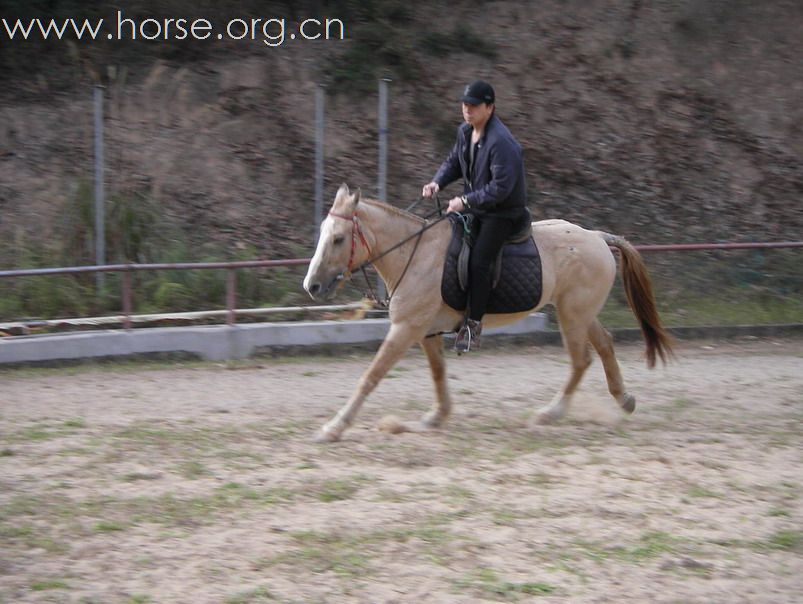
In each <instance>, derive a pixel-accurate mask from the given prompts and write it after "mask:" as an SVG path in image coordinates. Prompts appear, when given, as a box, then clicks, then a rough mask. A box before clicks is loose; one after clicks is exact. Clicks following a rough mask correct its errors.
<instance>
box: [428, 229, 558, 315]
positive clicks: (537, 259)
mask: <svg viewBox="0 0 803 604" xmlns="http://www.w3.org/2000/svg"><path fill="white" fill-rule="evenodd" d="M462 245H463V223H462V222H461V221H460V220H454V221H452V240H451V242H450V243H449V247H448V249H447V251H446V259H445V262H444V265H443V279H442V280H441V296H442V297H443V301H444V302H446V304H448V305H449V306H451V307H452V308H454V309H455V310H459V311H463V310H465V309H466V305H467V298H468V292H467V291H465V290H463V289H461V287H460V278H459V276H458V264H459V260H458V259H459V256H460V249H461V248H462ZM541 286H542V284H541V256H540V255H539V254H538V248H537V247H536V245H535V241H533V238H532V237H530V238H528V239H527V240H526V241H524V242H523V243H508V244H506V245H505V246H504V247H503V248H502V264H501V272H500V275H499V279H498V282H497V284H496V287H494V289H493V290H492V291H491V297H490V299H489V300H488V309H487V311H486V312H488V313H493V314H504V313H515V312H522V311H525V310H530V309H533V308H535V307H536V306H538V302H539V301H540V300H541Z"/></svg>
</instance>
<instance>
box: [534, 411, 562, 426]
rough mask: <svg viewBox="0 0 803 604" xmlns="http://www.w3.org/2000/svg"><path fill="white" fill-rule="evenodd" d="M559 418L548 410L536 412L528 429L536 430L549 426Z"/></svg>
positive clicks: (557, 414) (559, 416)
mask: <svg viewBox="0 0 803 604" xmlns="http://www.w3.org/2000/svg"><path fill="white" fill-rule="evenodd" d="M560 418H561V414H559V413H555V412H554V411H549V410H543V411H538V412H537V413H536V414H535V415H534V416H533V418H532V419H531V420H530V428H536V427H538V426H548V425H550V424H554V423H555V422H556V421H558V420H559V419H560Z"/></svg>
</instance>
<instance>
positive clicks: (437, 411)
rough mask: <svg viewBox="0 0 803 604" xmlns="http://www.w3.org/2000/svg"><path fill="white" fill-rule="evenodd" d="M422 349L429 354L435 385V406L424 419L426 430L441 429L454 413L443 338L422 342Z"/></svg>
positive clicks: (435, 337)
mask: <svg viewBox="0 0 803 604" xmlns="http://www.w3.org/2000/svg"><path fill="white" fill-rule="evenodd" d="M421 348H423V349H424V352H426V353H427V359H428V360H429V368H430V370H431V372H432V381H433V383H434V384H435V406H434V407H433V408H432V409H431V410H430V411H429V413H427V414H426V415H425V416H424V417H423V418H422V419H421V424H422V425H423V427H424V428H439V427H441V426H442V425H443V423H444V422H445V421H446V420H447V419H448V417H449V414H450V413H451V411H452V399H451V397H450V396H449V385H448V384H447V382H446V363H445V361H444V358H443V336H442V335H437V336H430V337H427V338H424V339H423V340H421Z"/></svg>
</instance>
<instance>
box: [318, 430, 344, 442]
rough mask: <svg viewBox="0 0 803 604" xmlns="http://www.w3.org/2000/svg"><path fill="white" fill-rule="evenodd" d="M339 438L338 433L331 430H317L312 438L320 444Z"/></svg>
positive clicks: (335, 440)
mask: <svg viewBox="0 0 803 604" xmlns="http://www.w3.org/2000/svg"><path fill="white" fill-rule="evenodd" d="M339 440H340V434H339V433H337V432H333V431H331V430H319V431H318V433H317V434H316V435H315V438H314V441H315V442H316V443H321V444H327V443H336V442H337V441H339Z"/></svg>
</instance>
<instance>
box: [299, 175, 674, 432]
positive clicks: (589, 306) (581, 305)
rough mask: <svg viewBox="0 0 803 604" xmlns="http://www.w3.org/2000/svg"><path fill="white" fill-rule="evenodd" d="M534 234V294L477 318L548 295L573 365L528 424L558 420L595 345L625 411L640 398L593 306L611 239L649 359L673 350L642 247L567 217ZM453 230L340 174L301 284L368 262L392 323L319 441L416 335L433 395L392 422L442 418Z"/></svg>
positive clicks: (604, 290) (418, 427) (434, 423)
mask: <svg viewBox="0 0 803 604" xmlns="http://www.w3.org/2000/svg"><path fill="white" fill-rule="evenodd" d="M532 234H533V238H534V240H535V243H536V245H537V247H538V250H539V253H540V256H541V269H542V295H541V299H540V301H539V302H538V304H537V305H536V306H535V307H534V308H532V309H529V310H527V311H524V312H518V313H511V314H487V315H485V317H484V318H483V326H484V327H485V328H489V327H496V326H500V325H505V324H509V323H512V322H515V321H518V320H520V319H522V318H524V317H525V316H527V315H528V314H529V313H531V312H533V311H535V310H538V309H539V308H541V307H543V306H545V305H547V304H551V305H553V306H554V307H555V309H556V311H557V318H558V323H559V327H560V332H561V336H562V339H563V344H564V347H565V348H566V350H567V352H568V354H569V356H570V358H571V372H570V374H569V378H568V380H567V381H566V383H565V384H564V385H563V387H562V388H561V389H560V390H559V391H558V392H557V393H556V394H555V396H554V398H553V399H552V400H551V402H550V403H549V404H547V405H546V406H544V407H543V408H541V409H539V410H537V411H536V413H535V414H534V416H533V418H532V419H531V420H530V424H531V427H534V426H536V425H540V424H550V423H553V422H556V421H558V420H559V419H561V418H562V417H563V416H564V415H565V414H566V412H567V410H568V408H569V405H570V403H571V399H572V395H573V394H574V392H575V390H576V389H577V386H578V385H579V383H580V380H581V378H582V377H583V374H584V372H585V371H586V369H587V368H588V367H589V365H590V364H591V362H592V357H591V350H590V348H591V347H593V348H594V349H595V350H596V351H597V353H598V354H599V356H600V358H601V360H602V365H603V368H604V370H605V376H606V379H607V383H608V390H609V392H610V394H611V395H612V396H613V398H614V399H615V400H616V402H617V403H618V404H619V406H620V407H621V409H622V410H623V411H624V412H626V413H628V414H629V413H632V412H633V411H634V410H635V406H636V399H635V397H634V396H633V395H632V394H630V393H629V392H627V390H626V389H625V386H624V382H623V379H622V373H621V371H620V369H619V364H618V362H617V360H616V356H615V353H614V348H613V338H612V337H611V334H610V333H609V332H608V331H607V330H606V329H605V328H604V327H603V326H602V324H601V323H600V321H599V319H598V318H597V315H598V314H599V312H600V310H601V309H602V307H603V305H604V304H605V301H606V300H607V298H608V295H609V294H610V291H611V288H612V287H613V283H614V280H615V278H616V258H615V257H614V254H613V252H612V251H611V249H610V248H611V246H612V247H615V248H617V249H618V250H619V252H620V256H621V261H620V264H621V274H622V279H623V284H624V289H625V293H626V296H627V300H628V303H629V305H630V308H631V310H632V311H633V313H634V314H635V316H636V317H637V319H638V321H639V325H640V327H641V331H642V334H643V336H644V340H645V343H646V361H647V365H648V367H650V368H652V367H654V366H655V362H656V356H657V357H660V358H661V360H662V362H664V363H666V362H667V357H668V356H672V354H673V351H672V344H673V342H672V338H671V337H670V336H669V334H668V333H667V331H666V330H665V328H664V327H663V326H662V324H661V320H660V317H659V315H658V312H657V308H656V302H655V297H654V294H653V290H652V285H651V282H650V277H649V275H648V273H647V269H646V266H645V264H644V261H643V259H642V258H641V255H640V254H639V252H638V250H636V249H635V248H634V247H633V246H632V245H631V244H630V243H629V242H628V241H626V240H625V239H624V238H623V237H620V236H617V235H611V234H609V233H605V232H602V231H591V230H586V229H584V228H582V227H580V226H578V225H576V224H573V223H571V222H568V221H565V220H559V219H552V220H542V221H538V222H533V223H532ZM450 238H451V225H450V224H449V221H445V220H443V221H440V222H438V223H437V224H435V223H433V222H429V221H427V220H425V219H423V218H421V217H419V216H417V215H415V214H412V213H410V212H407V211H404V210H401V209H399V208H396V207H395V206H392V205H389V204H387V203H384V202H381V201H377V200H372V199H363V198H362V197H361V194H360V191H359V189H358V190H356V192H355V193H352V192H351V191H350V190H349V188H348V186H347V185H346V184H343V185H341V186H340V188H339V189H338V191H337V194H336V195H335V199H334V202H333V204H332V207H331V210H330V211H329V213H328V215H327V216H326V218H325V219H324V220H323V222H322V223H321V228H320V235H319V239H318V244H317V247H316V250H315V254H314V256H313V257H312V259H311V261H310V264H309V269H308V271H307V274H306V276H305V278H304V283H303V286H304V289H305V290H306V291H307V293H308V294H309V295H310V296H311V297H312V298H313V299H314V300H318V301H321V300H329V299H331V297H332V296H333V295H334V293H335V291H336V290H337V289H338V287H339V286H340V285H341V284H342V283H343V282H344V280H345V279H347V278H349V277H350V276H351V273H352V271H353V270H354V269H355V267H357V266H360V265H365V264H366V263H371V264H373V266H374V267H375V268H376V270H377V272H378V273H379V275H380V277H381V278H382V280H383V281H384V282H385V285H386V287H387V291H388V292H389V294H390V303H389V317H390V329H389V330H388V333H387V335H386V337H385V339H384V341H383V342H382V344H381V346H380V347H379V350H378V351H377V353H376V355H375V356H374V358H373V360H372V361H371V364H370V366H369V367H368V369H367V370H366V371H365V372H364V374H363V375H362V377H361V378H360V380H359V382H358V384H357V388H356V390H355V391H354V393H353V394H352V396H351V398H349V400H348V401H347V402H346V403H345V405H343V407H342V408H341V409H340V410H339V411H338V412H337V413H336V414H335V415H334V417H332V418H331V419H330V420H329V421H328V422H326V423H325V424H324V425H323V426H322V427H321V429H320V431H319V432H318V433H317V435H316V440H317V441H318V442H334V441H337V440H339V439H340V438H341V437H342V435H343V432H344V431H345V430H346V429H347V428H348V427H349V426H351V425H352V423H353V422H354V420H355V417H356V416H357V413H358V412H359V410H360V407H361V406H362V404H363V402H364V401H365V399H366V398H367V397H368V395H369V394H370V393H371V392H372V391H373V390H374V388H376V386H377V385H378V384H379V382H380V381H381V380H382V378H383V377H384V376H385V374H386V373H387V372H388V371H389V370H390V369H391V368H392V366H393V365H394V364H395V363H396V362H397V361H398V360H399V359H400V358H401V357H402V355H403V354H404V353H405V352H406V351H407V350H408V349H409V348H410V347H411V346H412V345H413V344H415V343H418V344H420V346H421V348H423V350H424V352H425V354H426V357H427V359H428V361H429V366H430V370H431V373H432V379H433V382H434V386H435V403H434V405H433V406H432V408H431V409H430V410H429V411H428V412H427V413H426V414H425V415H424V416H423V417H422V418H421V420H420V421H418V422H407V423H404V424H402V425H400V426H397V429H394V430H391V431H392V432H402V431H416V432H418V431H427V430H434V429H438V428H441V427H442V426H443V425H444V423H445V422H446V420H447V418H448V417H449V414H450V411H451V408H452V400H451V397H450V395H449V390H448V385H447V381H446V368H445V360H444V350H443V348H444V347H443V336H442V334H443V333H449V332H453V331H455V329H456V327H457V326H458V325H459V324H460V323H461V322H462V320H463V313H462V312H460V311H457V310H454V309H453V308H450V307H449V306H447V305H446V304H445V303H444V302H443V300H442V296H441V287H440V286H441V278H442V273H443V264H444V259H445V254H446V249H447V246H448V245H449V242H450ZM589 343H590V345H591V346H589Z"/></svg>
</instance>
